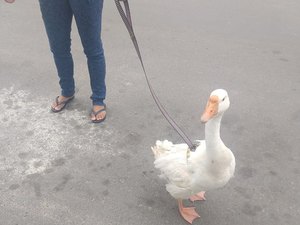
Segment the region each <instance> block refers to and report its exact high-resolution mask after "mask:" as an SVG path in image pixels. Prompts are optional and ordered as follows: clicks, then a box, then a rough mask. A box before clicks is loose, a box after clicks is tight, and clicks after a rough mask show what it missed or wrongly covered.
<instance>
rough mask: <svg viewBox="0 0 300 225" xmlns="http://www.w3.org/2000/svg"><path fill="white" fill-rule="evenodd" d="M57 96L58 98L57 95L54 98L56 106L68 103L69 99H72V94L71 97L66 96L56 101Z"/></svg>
mask: <svg viewBox="0 0 300 225" xmlns="http://www.w3.org/2000/svg"><path fill="white" fill-rule="evenodd" d="M58 98H59V96H57V97H56V99H55V103H56V106H59V105H63V104H66V103H68V102H69V101H70V100H72V99H73V98H74V95H73V96H71V97H69V98H67V99H66V100H64V101H61V102H59V101H58Z"/></svg>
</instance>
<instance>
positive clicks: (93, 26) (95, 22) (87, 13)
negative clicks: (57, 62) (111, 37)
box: [70, 0, 106, 120]
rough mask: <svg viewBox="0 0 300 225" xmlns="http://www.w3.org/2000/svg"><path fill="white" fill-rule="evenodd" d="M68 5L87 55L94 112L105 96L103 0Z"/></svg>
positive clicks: (75, 1) (101, 115) (74, 0)
mask: <svg viewBox="0 0 300 225" xmlns="http://www.w3.org/2000/svg"><path fill="white" fill-rule="evenodd" d="M70 5H71V8H72V10H73V13H74V17H75V20H76V24H77V27H78V32H79V35H80V38H81V42H82V45H83V48H84V53H85V54H86V56H87V63H88V69H89V74H90V84H91V89H92V96H91V99H92V101H93V110H94V111H95V112H96V111H99V110H100V109H102V108H104V99H105V96H106V86H105V73H106V68H105V57H104V51H103V46H102V41H101V21H102V8H103V0H70ZM105 113H106V112H105V111H102V112H101V113H99V114H98V115H97V116H96V117H97V119H101V118H104V116H105ZM92 117H94V116H92ZM92 120H93V118H92Z"/></svg>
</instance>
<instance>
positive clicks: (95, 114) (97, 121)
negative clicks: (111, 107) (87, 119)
mask: <svg viewBox="0 0 300 225" xmlns="http://www.w3.org/2000/svg"><path fill="white" fill-rule="evenodd" d="M101 112H106V105H105V104H104V108H103V109H100V110H98V111H96V112H95V111H94V110H92V113H91V115H93V116H95V117H97V115H98V114H99V113H101ZM105 119H106V113H105V116H104V117H103V118H102V119H100V120H97V119H94V120H92V119H91V121H92V122H93V123H101V122H103V121H104V120H105Z"/></svg>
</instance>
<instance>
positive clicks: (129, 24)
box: [115, 0, 196, 150]
mask: <svg viewBox="0 0 300 225" xmlns="http://www.w3.org/2000/svg"><path fill="white" fill-rule="evenodd" d="M120 2H123V3H124V6H125V11H124V9H123V7H122V6H121V3H120ZM115 3H116V6H117V8H118V11H119V13H120V15H121V18H122V20H123V22H124V23H125V26H126V28H127V30H128V32H129V35H130V37H131V40H132V42H133V45H134V47H135V50H136V52H137V55H138V57H139V59H140V62H141V65H142V68H143V71H144V74H145V78H146V81H147V84H148V87H149V90H150V92H151V95H152V97H153V99H154V101H155V103H156V105H157V107H158V108H159V110H160V111H161V113H162V114H163V116H164V117H165V118H166V120H167V121H168V122H169V123H170V125H171V126H172V127H173V128H174V130H175V131H176V132H177V133H178V134H179V135H180V137H181V138H182V139H183V140H184V141H185V143H186V144H187V145H188V146H189V148H190V149H191V150H194V149H195V147H196V146H195V145H194V144H193V143H192V141H191V140H190V139H189V138H188V136H187V135H186V134H185V133H184V132H183V131H182V129H181V128H180V127H179V126H178V125H177V123H176V122H175V121H174V119H173V118H172V117H171V116H170V115H169V114H168V112H167V111H166V110H165V108H164V107H163V105H162V104H161V103H160V101H159V99H158V97H157V96H156V94H155V92H154V90H153V88H152V86H151V84H150V81H149V79H148V76H147V73H146V70H145V67H144V63H143V60H142V55H141V53H140V49H139V46H138V43H137V40H136V37H135V34H134V31H133V27H132V21H131V15H130V9H129V4H128V0H115Z"/></svg>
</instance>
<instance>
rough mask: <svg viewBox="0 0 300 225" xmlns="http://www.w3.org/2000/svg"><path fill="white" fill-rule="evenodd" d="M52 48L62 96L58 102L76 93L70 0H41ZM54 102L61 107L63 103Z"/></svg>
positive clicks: (55, 105) (54, 104)
mask: <svg viewBox="0 0 300 225" xmlns="http://www.w3.org/2000/svg"><path fill="white" fill-rule="evenodd" d="M39 2H40V8H41V13H42V16H43V21H44V24H45V28H46V32H47V36H48V39H49V43H50V48H51V51H52V53H53V56H54V61H55V65H56V68H57V73H58V76H59V84H60V87H61V96H60V97H59V99H58V102H62V101H64V100H66V98H68V97H71V96H73V95H74V92H75V84H74V78H73V73H74V72H73V71H74V69H73V67H74V65H73V59H72V55H71V37H70V33H71V24H72V17H73V13H72V9H71V7H70V4H69V0H51V1H49V0H39ZM56 103H57V102H55V103H53V105H52V107H57V109H59V108H60V107H62V106H63V105H60V106H59V105H57V104H56Z"/></svg>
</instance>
